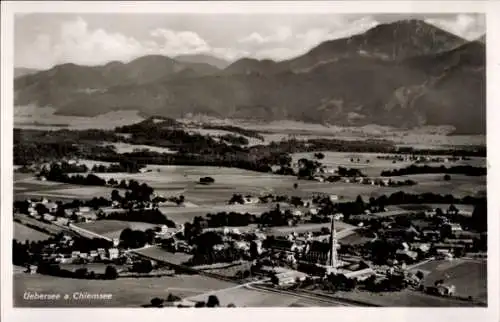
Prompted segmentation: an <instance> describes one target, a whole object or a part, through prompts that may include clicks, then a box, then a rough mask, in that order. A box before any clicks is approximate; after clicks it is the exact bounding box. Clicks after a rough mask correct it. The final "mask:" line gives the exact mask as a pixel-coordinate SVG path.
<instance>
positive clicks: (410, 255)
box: [396, 249, 418, 261]
mask: <svg viewBox="0 0 500 322" xmlns="http://www.w3.org/2000/svg"><path fill="white" fill-rule="evenodd" d="M396 258H398V259H399V260H405V261H408V260H411V261H414V260H416V259H417V258H418V253H417V252H414V251H411V250H407V249H398V250H397V251H396Z"/></svg>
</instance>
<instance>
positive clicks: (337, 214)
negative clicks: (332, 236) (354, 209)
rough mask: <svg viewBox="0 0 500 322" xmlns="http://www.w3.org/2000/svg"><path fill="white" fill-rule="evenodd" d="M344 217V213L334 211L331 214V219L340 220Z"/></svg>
mask: <svg viewBox="0 0 500 322" xmlns="http://www.w3.org/2000/svg"><path fill="white" fill-rule="evenodd" d="M343 218H344V214H343V213H340V212H339V213H336V214H334V215H333V219H335V220H342V219H343Z"/></svg>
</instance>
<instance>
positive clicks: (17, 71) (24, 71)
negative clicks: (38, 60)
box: [14, 67, 40, 78]
mask: <svg viewBox="0 0 500 322" xmlns="http://www.w3.org/2000/svg"><path fill="white" fill-rule="evenodd" d="M39 71H40V70H38V69H34V68H24V67H16V68H14V78H18V77H21V76H25V75H31V74H35V73H38V72H39Z"/></svg>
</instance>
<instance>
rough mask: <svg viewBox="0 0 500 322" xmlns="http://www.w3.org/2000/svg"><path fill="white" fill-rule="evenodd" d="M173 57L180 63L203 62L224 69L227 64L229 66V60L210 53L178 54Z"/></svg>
mask: <svg viewBox="0 0 500 322" xmlns="http://www.w3.org/2000/svg"><path fill="white" fill-rule="evenodd" d="M174 59H175V60H176V61H178V62H181V63H203V64H208V65H211V66H214V67H217V68H218V69H224V68H226V67H227V66H229V64H230V62H228V61H226V60H224V59H221V58H217V57H214V56H210V55H202V54H195V55H180V56H175V57H174Z"/></svg>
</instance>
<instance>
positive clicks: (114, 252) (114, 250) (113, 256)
mask: <svg viewBox="0 0 500 322" xmlns="http://www.w3.org/2000/svg"><path fill="white" fill-rule="evenodd" d="M108 254H109V259H116V258H118V256H119V255H120V252H119V250H118V248H110V249H108Z"/></svg>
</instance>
